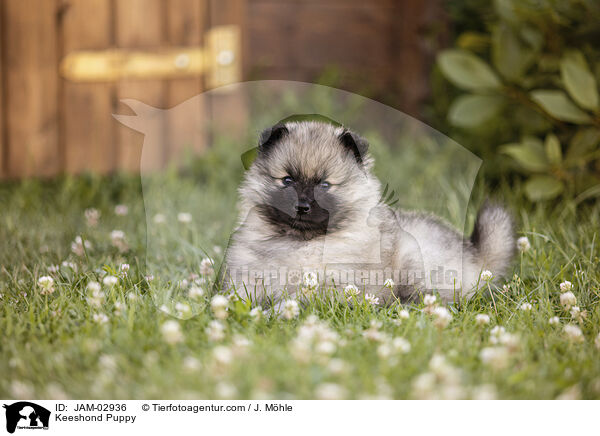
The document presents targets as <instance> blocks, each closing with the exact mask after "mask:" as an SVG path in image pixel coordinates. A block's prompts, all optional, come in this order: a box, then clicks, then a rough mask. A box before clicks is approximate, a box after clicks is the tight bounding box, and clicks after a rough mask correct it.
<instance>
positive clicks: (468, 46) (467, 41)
mask: <svg viewBox="0 0 600 436" xmlns="http://www.w3.org/2000/svg"><path fill="white" fill-rule="evenodd" d="M489 44H490V37H489V35H486V34H485V33H478V32H464V33H461V34H460V36H459V37H458V38H457V39H456V45H457V46H458V47H460V48H462V49H465V50H472V51H482V50H484V49H485V48H486V47H487V46H488V45H489Z"/></svg>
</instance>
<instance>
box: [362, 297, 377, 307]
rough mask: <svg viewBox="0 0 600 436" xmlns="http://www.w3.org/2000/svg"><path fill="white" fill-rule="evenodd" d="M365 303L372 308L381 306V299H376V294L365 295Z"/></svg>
mask: <svg viewBox="0 0 600 436" xmlns="http://www.w3.org/2000/svg"><path fill="white" fill-rule="evenodd" d="M365 301H366V302H367V303H369V304H370V305H371V306H377V305H378V304H379V297H376V296H375V294H365Z"/></svg>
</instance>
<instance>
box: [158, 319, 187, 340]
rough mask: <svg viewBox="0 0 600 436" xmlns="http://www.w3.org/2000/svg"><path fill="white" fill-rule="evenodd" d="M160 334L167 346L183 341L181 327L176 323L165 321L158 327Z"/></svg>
mask: <svg viewBox="0 0 600 436" xmlns="http://www.w3.org/2000/svg"><path fill="white" fill-rule="evenodd" d="M160 332H161V333H162V336H163V339H164V341H165V342H166V343H167V344H176V343H178V342H181V341H183V333H182V332H181V327H180V326H179V323H178V322H177V321H174V320H168V321H165V322H164V323H163V324H162V326H161V327H160Z"/></svg>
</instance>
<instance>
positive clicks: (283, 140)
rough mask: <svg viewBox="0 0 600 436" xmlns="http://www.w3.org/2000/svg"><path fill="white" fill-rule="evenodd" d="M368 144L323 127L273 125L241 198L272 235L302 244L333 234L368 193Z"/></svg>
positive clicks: (315, 124)
mask: <svg viewBox="0 0 600 436" xmlns="http://www.w3.org/2000/svg"><path fill="white" fill-rule="evenodd" d="M367 146H368V145H367V143H366V142H365V141H364V140H362V139H361V138H359V137H358V136H356V135H354V134H353V133H351V132H349V131H347V130H345V129H343V128H341V127H335V126H332V125H329V124H325V123H318V122H300V123H297V122H293V123H287V124H285V125H276V126H274V127H272V128H270V129H267V130H266V131H265V132H263V134H262V135H261V138H260V141H259V153H258V157H257V159H256V161H255V163H254V164H253V167H252V168H251V169H250V171H249V174H248V176H247V178H246V181H245V183H244V185H243V186H242V189H241V194H242V198H243V199H244V201H246V203H247V204H248V206H250V207H255V208H256V210H257V211H258V213H259V214H260V216H261V218H262V219H263V220H264V221H265V223H266V224H267V225H268V226H270V228H271V229H272V230H273V231H274V232H275V233H276V234H279V235H287V236H291V237H294V238H297V239H304V240H306V239H311V238H314V237H316V236H320V235H324V234H326V233H328V232H333V231H336V230H338V229H340V228H342V227H343V225H344V223H346V222H347V221H348V220H350V219H352V216H353V214H354V213H355V211H356V210H357V208H360V206H361V204H360V202H361V198H362V196H364V195H368V193H366V192H363V191H364V189H361V187H363V186H365V185H366V183H365V182H366V178H367V174H368V171H369V165H370V161H369V159H368V157H367V155H366V150H367Z"/></svg>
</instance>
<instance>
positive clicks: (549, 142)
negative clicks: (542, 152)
mask: <svg viewBox="0 0 600 436" xmlns="http://www.w3.org/2000/svg"><path fill="white" fill-rule="evenodd" d="M544 148H545V149H546V156H547V157H548V161H549V162H550V163H551V164H553V165H558V164H559V163H560V162H561V160H562V150H561V149H560V141H559V140H558V138H557V137H556V135H555V134H553V133H549V134H548V135H547V136H546V141H545V143H544Z"/></svg>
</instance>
